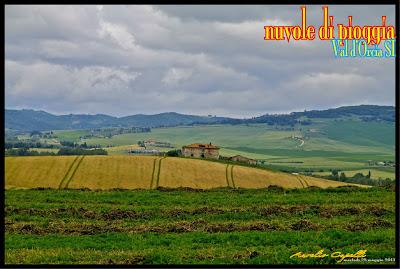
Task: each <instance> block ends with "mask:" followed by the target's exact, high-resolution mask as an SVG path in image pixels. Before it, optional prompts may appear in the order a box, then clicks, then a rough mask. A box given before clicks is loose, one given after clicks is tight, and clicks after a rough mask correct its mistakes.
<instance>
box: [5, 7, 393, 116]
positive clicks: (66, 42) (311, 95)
mask: <svg viewBox="0 0 400 269" xmlns="http://www.w3.org/2000/svg"><path fill="white" fill-rule="evenodd" d="M329 12H330V15H334V16H335V21H334V23H335V25H336V24H337V23H344V24H347V16H348V15H353V24H359V25H381V16H382V15H386V16H387V17H388V22H387V23H388V24H394V16H395V7H394V6H374V7H373V8H371V6H329ZM307 15H308V23H311V24H314V25H315V26H316V27H318V26H320V25H321V23H322V9H321V6H307ZM300 23H301V14H300V7H299V6H254V5H252V6H142V5H141V6H122V5H118V6H6V9H5V98H6V99H5V105H6V108H14V109H21V108H30V109H38V110H45V111H48V112H51V113H55V114H68V113H89V114H97V113H101V114H110V115H115V116H123V115H132V114H137V113H144V114H155V113H160V112H168V111H176V112H180V113H186V114H198V115H207V114H213V115H214V114H216V115H219V116H234V117H249V116H256V115H261V114H264V113H275V112H289V111H298V110H300V111H301V110H304V109H322V108H331V107H337V106H341V105H352V104H384V105H394V102H395V98H394V97H395V59H394V58H389V59H366V58H360V59H354V58H350V59H336V58H335V57H334V55H333V50H332V47H331V44H330V42H328V41H317V40H315V41H302V42H290V43H288V42H287V41H279V42H278V41H264V40H263V39H264V26H265V25H298V24H300Z"/></svg>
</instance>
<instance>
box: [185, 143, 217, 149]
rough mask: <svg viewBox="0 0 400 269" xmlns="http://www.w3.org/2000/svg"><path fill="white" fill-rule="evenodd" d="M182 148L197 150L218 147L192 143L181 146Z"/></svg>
mask: <svg viewBox="0 0 400 269" xmlns="http://www.w3.org/2000/svg"><path fill="white" fill-rule="evenodd" d="M183 147H184V148H198V149H219V147H217V146H215V145H213V144H211V143H210V144H200V143H194V144H190V145H187V146H183Z"/></svg>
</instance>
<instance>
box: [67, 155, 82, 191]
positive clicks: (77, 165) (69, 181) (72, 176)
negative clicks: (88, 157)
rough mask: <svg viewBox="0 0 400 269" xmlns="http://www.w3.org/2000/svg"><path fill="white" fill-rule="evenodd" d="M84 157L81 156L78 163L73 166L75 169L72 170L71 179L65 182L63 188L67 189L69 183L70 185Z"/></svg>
mask: <svg viewBox="0 0 400 269" xmlns="http://www.w3.org/2000/svg"><path fill="white" fill-rule="evenodd" d="M84 157H85V156H82V157H81V158H80V159H79V161H78V163H77V164H76V166H75V168H74V171H73V172H72V174H71V177H70V178H69V179H68V180H67V182H66V184H65V187H64V188H65V189H66V188H68V186H69V183H71V181H72V179H73V178H74V175H75V173H76V171H77V170H78V168H79V165H80V164H81V163H82V161H83V158H84Z"/></svg>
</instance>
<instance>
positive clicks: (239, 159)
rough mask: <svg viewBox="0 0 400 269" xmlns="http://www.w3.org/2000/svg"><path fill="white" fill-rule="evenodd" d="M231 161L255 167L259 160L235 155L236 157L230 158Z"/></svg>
mask: <svg viewBox="0 0 400 269" xmlns="http://www.w3.org/2000/svg"><path fill="white" fill-rule="evenodd" d="M229 160H231V161H234V162H242V163H248V164H253V165H256V164H257V160H254V159H250V158H247V157H244V156H242V155H235V156H232V157H229Z"/></svg>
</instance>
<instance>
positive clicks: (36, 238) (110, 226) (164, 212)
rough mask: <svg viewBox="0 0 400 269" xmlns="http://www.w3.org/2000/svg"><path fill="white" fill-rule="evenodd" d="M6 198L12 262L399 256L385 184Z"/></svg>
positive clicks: (29, 193)
mask: <svg viewBox="0 0 400 269" xmlns="http://www.w3.org/2000/svg"><path fill="white" fill-rule="evenodd" d="M5 198H6V199H5V262H6V264H89V263H98V264H334V263H337V261H336V260H335V259H332V258H329V257H326V258H324V259H314V258H307V259H298V258H289V257H290V256H291V255H293V254H294V253H297V252H299V251H301V252H304V253H316V252H317V251H319V250H321V249H323V250H324V252H325V253H332V252H335V251H340V252H343V253H355V252H357V251H358V250H367V257H366V258H368V259H383V260H385V258H386V259H390V258H394V257H395V228H394V227H395V192H394V191H390V190H386V189H378V188H369V189H348V188H337V189H325V190H322V189H301V190H286V191H283V190H279V189H277V190H272V189H270V190H265V189H264V190H227V189H216V190H212V191H200V192H198V191H197V192H190V191H179V190H174V191H172V190H170V191H161V190H147V191H144V190H142V191H97V192H93V191H78V190H7V191H5ZM342 263H347V264H354V263H357V262H346V261H343V262H342ZM358 263H362V264H365V263H363V262H362V261H359V262H358ZM372 263H373V262H372ZM382 263H390V262H388V261H386V262H385V261H383V262H381V263H380V264H382ZM391 263H392V264H394V262H391Z"/></svg>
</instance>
